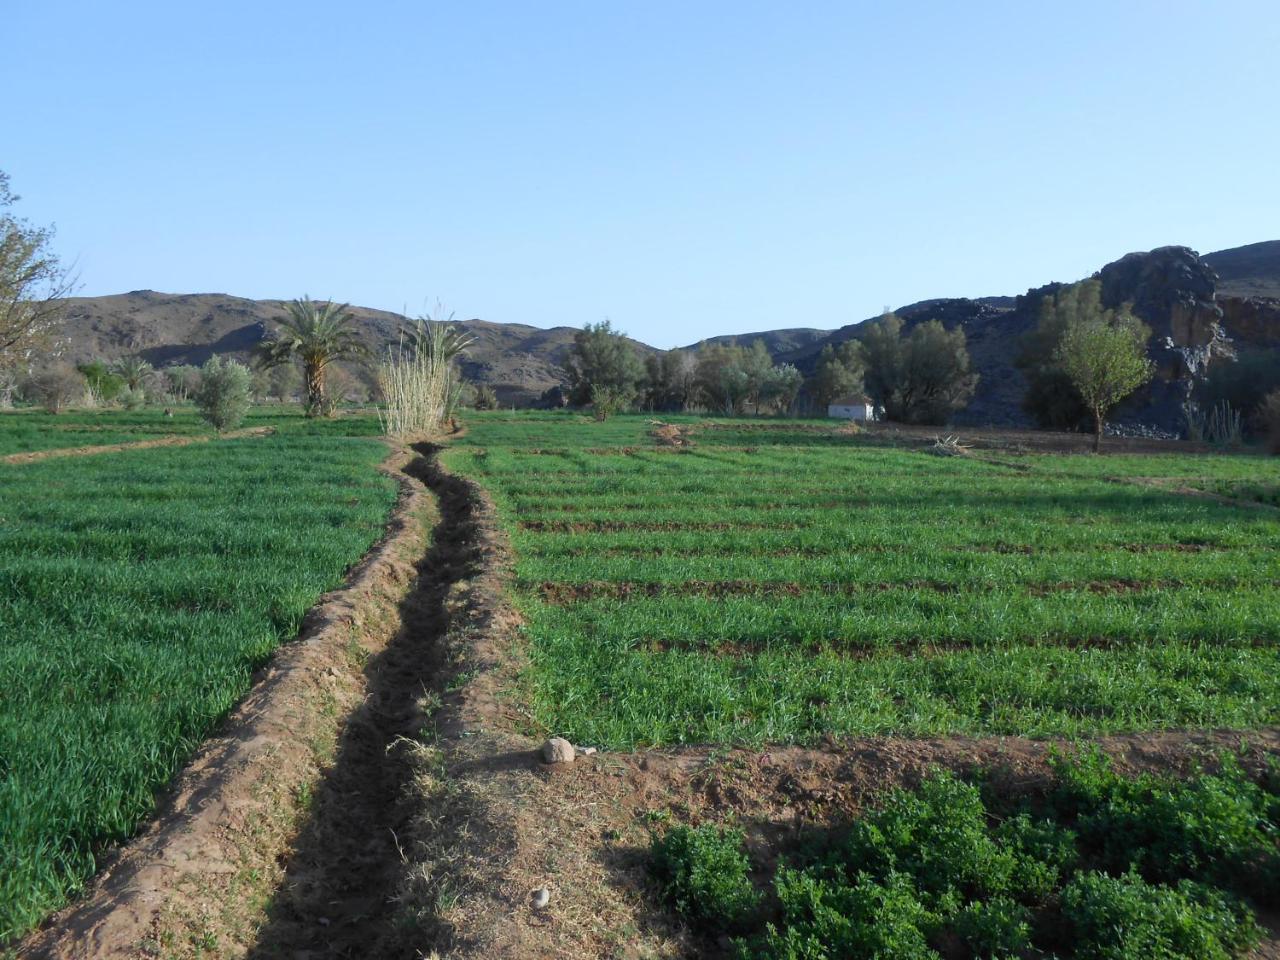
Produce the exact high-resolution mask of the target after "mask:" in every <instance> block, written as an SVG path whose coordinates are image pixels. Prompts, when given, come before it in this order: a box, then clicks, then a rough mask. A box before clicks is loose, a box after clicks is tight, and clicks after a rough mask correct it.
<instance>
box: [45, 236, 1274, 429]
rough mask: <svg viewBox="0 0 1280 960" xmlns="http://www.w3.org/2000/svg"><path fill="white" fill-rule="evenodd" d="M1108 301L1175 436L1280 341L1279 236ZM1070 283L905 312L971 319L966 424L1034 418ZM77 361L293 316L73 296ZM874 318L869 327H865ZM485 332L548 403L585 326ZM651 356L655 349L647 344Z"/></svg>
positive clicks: (207, 301) (207, 351) (522, 394)
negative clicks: (1042, 358)
mask: <svg viewBox="0 0 1280 960" xmlns="http://www.w3.org/2000/svg"><path fill="white" fill-rule="evenodd" d="M1095 276H1097V277H1099V278H1100V279H1101V281H1102V286H1103V297H1104V300H1105V301H1106V302H1107V303H1108V304H1109V305H1116V304H1119V303H1131V304H1133V308H1134V310H1135V312H1137V314H1138V315H1139V316H1141V317H1142V319H1143V320H1144V321H1146V322H1147V323H1148V324H1149V325H1150V326H1151V328H1152V331H1153V333H1154V334H1155V336H1154V337H1153V338H1152V347H1151V352H1152V357H1153V359H1154V360H1155V361H1156V364H1157V367H1158V369H1159V376H1158V377H1157V379H1156V381H1155V382H1154V383H1153V384H1152V385H1151V386H1150V387H1148V388H1146V389H1144V390H1143V391H1142V392H1141V393H1140V394H1139V395H1138V396H1136V397H1135V398H1134V399H1133V400H1132V401H1131V402H1130V403H1129V404H1128V405H1127V406H1126V407H1125V408H1123V409H1122V410H1121V411H1119V414H1120V419H1121V420H1126V419H1127V420H1129V421H1131V422H1133V423H1135V424H1145V425H1150V426H1155V427H1157V428H1159V429H1163V430H1170V431H1172V430H1176V429H1178V428H1179V427H1180V425H1181V418H1182V404H1183V403H1184V401H1185V400H1186V398H1187V396H1188V395H1189V393H1190V391H1191V389H1192V387H1193V385H1194V383H1195V382H1196V380H1197V379H1198V378H1200V377H1203V376H1204V373H1205V371H1206V370H1207V369H1208V367H1209V366H1210V365H1211V364H1214V363H1229V362H1231V357H1232V354H1233V351H1234V350H1235V349H1238V348H1240V347H1249V346H1264V347H1280V241H1270V242H1267V243H1255V244H1250V245H1249V246H1246V247H1237V248H1235V249H1231V250H1221V251H1218V252H1217V253H1211V254H1206V255H1205V256H1204V257H1200V256H1199V255H1197V254H1196V253H1195V252H1194V251H1193V250H1190V249H1188V248H1187V247H1161V248H1159V249H1157V250H1152V251H1150V252H1147V253H1132V254H1129V255H1128V256H1125V257H1122V258H1120V259H1119V260H1117V261H1115V262H1113V263H1109V264H1107V265H1106V266H1104V267H1103V268H1102V269H1101V270H1099V271H1098V272H1097V274H1095ZM1058 286H1059V284H1056V283H1051V284H1047V285H1045V286H1043V287H1037V288H1034V289H1032V290H1028V291H1027V292H1026V293H1024V294H1022V295H1021V296H1017V297H1007V296H1006V297H983V298H979V299H965V298H954V299H942V300H925V301H921V302H920V303H913V304H910V305H908V306H906V307H902V308H901V309H899V310H898V313H899V314H900V315H901V316H902V317H903V318H904V319H905V320H906V321H907V323H908V325H911V324H915V323H920V322H922V321H925V320H930V319H937V320H939V321H941V322H942V323H943V325H944V326H946V327H948V328H949V329H950V328H954V327H957V326H958V327H961V328H962V329H963V330H964V331H965V335H966V337H967V338H968V343H969V352H970V354H971V356H972V358H973V363H974V366H975V368H976V369H977V371H978V373H979V375H980V376H981V381H980V383H979V387H978V392H977V395H976V396H975V397H974V400H973V402H972V403H971V404H970V406H969V407H968V408H967V409H966V410H965V411H963V412H962V414H961V415H960V417H959V418H958V419H959V420H960V421H961V422H967V423H976V424H1008V425H1025V424H1026V423H1027V418H1026V416H1025V415H1024V414H1023V413H1022V411H1021V408H1020V402H1021V399H1022V395H1023V393H1024V391H1025V387H1026V384H1025V382H1024V380H1023V378H1022V374H1021V373H1019V371H1018V370H1017V369H1016V367H1015V366H1014V362H1013V361H1014V357H1015V356H1016V354H1017V350H1018V344H1019V339H1020V338H1021V336H1022V335H1023V334H1024V333H1025V332H1026V331H1027V330H1029V329H1031V328H1032V327H1033V326H1034V325H1035V323H1036V318H1037V315H1038V311H1039V305H1040V301H1041V299H1042V298H1043V297H1044V296H1045V295H1046V294H1048V293H1052V292H1053V291H1054V290H1055V289H1057V287H1058ZM67 306H68V310H67V317H68V324H67V334H68V349H67V353H68V356H69V358H70V359H72V360H73V361H76V362H79V361H82V360H89V359H92V358H94V357H102V358H105V359H107V360H113V359H116V358H118V357H122V356H127V355H132V354H140V355H141V356H143V357H145V358H146V359H148V360H150V361H151V362H152V363H153V364H155V365H156V366H167V365H171V364H177V363H195V364H199V363H203V362H204V361H205V360H206V359H208V357H209V356H211V355H212V354H215V353H217V354H230V355H232V356H236V357H240V358H247V357H248V355H249V352H250V351H251V350H252V348H253V346H254V345H255V344H256V343H258V341H260V340H261V339H262V338H263V336H265V335H266V332H267V330H268V329H269V325H270V324H271V322H272V321H273V319H275V318H277V317H279V316H281V315H282V313H283V306H282V301H279V300H246V299H243V298H241V297H233V296H228V295H226V294H166V293H156V292H155V291H153V290H136V291H134V292H132V293H126V294H120V295H117V296H106V297H77V298H74V299H71V300H69V301H68V302H67ZM352 309H353V312H354V313H355V314H356V317H357V318H358V320H359V322H360V327H361V330H362V333H363V336H364V339H365V341H366V343H367V344H368V345H369V347H370V348H371V349H372V350H374V351H375V352H377V353H381V352H382V351H384V350H386V349H387V347H388V346H389V345H390V344H393V343H394V342H395V341H396V339H397V338H398V336H399V332H400V330H401V328H402V326H403V324H404V318H403V317H402V316H400V315H399V314H395V313H390V312H387V311H384V310H372V309H369V308H366V307H354V308H352ZM865 322H866V321H862V323H865ZM862 323H857V324H850V325H849V326H845V327H841V328H840V329H838V330H834V331H826V330H820V329H817V328H813V327H795V328H788V329H782V330H770V331H765V332H763V333H748V334H741V335H736V334H726V335H724V336H720V337H714V338H712V339H711V340H709V341H707V342H711V343H715V342H727V341H731V340H735V339H736V340H737V341H738V342H739V343H741V344H744V345H745V344H748V343H750V342H751V341H753V340H755V339H763V340H764V341H765V344H766V346H768V348H769V350H770V352H771V353H772V354H773V355H774V357H775V359H777V360H779V361H785V362H789V363H794V364H796V365H797V366H798V367H800V369H801V370H802V371H804V372H805V373H809V372H811V371H812V369H813V366H814V363H815V362H816V360H817V357H818V354H819V353H820V352H821V350H822V347H823V346H825V345H826V344H828V343H831V344H836V343H841V342H843V341H845V340H848V339H850V338H853V337H857V336H859V335H860V334H861V330H862ZM460 325H461V326H462V327H464V328H466V330H467V331H468V332H469V333H471V334H472V335H473V336H474V337H475V338H476V342H475V344H474V345H473V346H472V347H471V348H470V349H469V350H468V352H467V355H466V359H465V360H464V362H463V364H462V367H463V373H464V375H465V376H466V377H467V378H468V379H471V380H473V381H476V382H480V383H487V384H489V385H491V386H493V387H494V389H495V390H496V392H497V394H498V397H499V399H500V400H501V402H503V403H504V404H507V403H510V404H516V405H527V404H531V403H535V402H537V400H538V398H539V397H541V395H542V394H543V393H544V392H545V391H546V390H548V389H550V388H552V387H555V386H558V385H563V384H564V382H565V375H564V370H563V363H564V362H565V360H566V359H567V358H568V356H569V351H570V348H571V346H572V344H573V335H574V333H575V332H576V329H575V328H573V327H553V328H551V329H549V330H544V329H540V328H538V327H531V326H526V325H523V324H509V323H491V322H488V321H485V320H465V321H462V322H461V324H460ZM635 343H636V347H637V348H638V349H640V350H642V351H643V352H646V353H647V352H650V351H652V350H653V348H652V347H649V346H647V345H646V344H643V343H640V342H638V341H635Z"/></svg>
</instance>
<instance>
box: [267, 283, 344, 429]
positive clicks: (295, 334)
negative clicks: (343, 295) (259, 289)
mask: <svg viewBox="0 0 1280 960" xmlns="http://www.w3.org/2000/svg"><path fill="white" fill-rule="evenodd" d="M284 308H285V311H286V314H287V315H286V316H284V317H281V318H279V320H277V321H276V322H277V323H278V324H279V329H278V330H276V333H275V335H274V336H271V337H268V338H267V339H266V340H263V341H262V343H260V344H259V345H258V349H257V355H258V362H259V363H260V364H261V366H262V367H263V368H264V369H269V368H271V367H278V366H280V365H282V364H285V363H289V362H291V361H293V360H295V359H296V360H298V361H300V362H301V363H302V376H303V381H304V383H305V386H306V392H307V407H306V410H307V416H308V417H320V416H324V417H327V416H331V415H332V414H333V407H332V404H330V402H329V398H328V397H327V396H326V395H325V389H324V380H325V368H326V367H328V366H329V364H331V363H333V362H334V361H337V360H364V359H365V358H366V357H368V355H369V349H368V348H367V347H366V346H365V345H364V343H363V342H362V341H361V340H360V337H359V334H357V333H356V330H355V315H354V314H352V313H351V310H350V309H349V304H345V303H343V304H337V303H317V302H316V301H314V300H312V299H311V298H310V297H306V296H304V297H303V298H302V299H301V300H292V301H290V302H289V303H286V304H285V305H284Z"/></svg>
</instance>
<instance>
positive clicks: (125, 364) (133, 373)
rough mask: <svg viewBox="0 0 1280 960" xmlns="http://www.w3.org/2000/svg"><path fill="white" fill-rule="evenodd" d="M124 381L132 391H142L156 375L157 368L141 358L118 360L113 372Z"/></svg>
mask: <svg viewBox="0 0 1280 960" xmlns="http://www.w3.org/2000/svg"><path fill="white" fill-rule="evenodd" d="M111 372H112V373H114V374H115V375H116V376H117V377H119V378H120V379H121V380H123V381H124V385H125V386H126V387H128V388H129V389H130V390H141V389H142V388H143V387H145V386H146V385H147V384H148V383H149V382H150V380H151V378H152V377H153V376H154V375H155V372H156V371H155V367H153V366H151V364H150V363H148V362H147V361H146V360H143V359H142V358H141V357H124V358H123V359H120V360H117V361H116V363H115V367H114V368H113V369H112V371H111Z"/></svg>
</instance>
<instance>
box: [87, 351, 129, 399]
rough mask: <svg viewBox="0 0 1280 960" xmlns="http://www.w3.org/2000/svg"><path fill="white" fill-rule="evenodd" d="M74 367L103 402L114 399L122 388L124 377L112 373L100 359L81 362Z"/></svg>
mask: <svg viewBox="0 0 1280 960" xmlns="http://www.w3.org/2000/svg"><path fill="white" fill-rule="evenodd" d="M76 369H77V370H79V371H80V374H81V376H83V377H84V379H85V383H87V384H88V386H89V389H90V390H92V391H93V395H94V396H95V397H97V398H98V399H99V400H101V401H102V402H104V403H110V402H111V401H112V400H114V399H116V397H118V396H119V395H120V391H121V390H123V389H124V385H125V384H124V378H123V377H121V376H119V375H117V374H115V373H112V372H111V368H110V367H108V366H107V364H106V363H105V362H104V361H102V360H91V361H90V362H88V363H82V364H80V365H79V366H78V367H76Z"/></svg>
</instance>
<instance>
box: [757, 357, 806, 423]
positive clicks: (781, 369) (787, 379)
mask: <svg viewBox="0 0 1280 960" xmlns="http://www.w3.org/2000/svg"><path fill="white" fill-rule="evenodd" d="M803 385H804V375H803V374H802V373H801V372H800V371H799V370H797V369H796V368H795V367H794V366H792V365H791V364H789V363H780V364H778V365H776V366H774V367H771V368H770V369H769V374H768V376H767V377H766V378H765V381H764V384H763V386H762V387H761V389H760V396H761V398H762V400H763V401H764V402H765V403H766V404H767V405H769V406H770V407H772V408H773V409H775V410H777V412H779V413H789V412H790V411H791V409H792V408H793V407H794V406H795V403H796V397H797V396H798V395H799V393H800V388H801V387H802V386H803Z"/></svg>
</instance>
